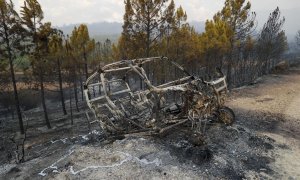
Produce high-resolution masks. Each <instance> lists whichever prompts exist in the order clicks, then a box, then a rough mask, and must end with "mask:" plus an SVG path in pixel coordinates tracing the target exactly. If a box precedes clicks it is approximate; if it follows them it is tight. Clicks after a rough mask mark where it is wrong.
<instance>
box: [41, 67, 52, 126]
mask: <svg viewBox="0 0 300 180" xmlns="http://www.w3.org/2000/svg"><path fill="white" fill-rule="evenodd" d="M39 80H40V93H41V98H42V106H43V110H44V116H45V121H46V125H47V127H48V129H51V125H50V121H49V117H48V112H47V106H46V99H45V90H44V74H43V72H42V68H40V69H39Z"/></svg>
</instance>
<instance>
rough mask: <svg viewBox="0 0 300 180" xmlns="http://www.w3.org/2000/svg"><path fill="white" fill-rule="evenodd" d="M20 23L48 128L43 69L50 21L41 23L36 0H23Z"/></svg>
mask: <svg viewBox="0 0 300 180" xmlns="http://www.w3.org/2000/svg"><path fill="white" fill-rule="evenodd" d="M21 14H22V17H21V19H22V23H23V25H24V26H25V27H26V29H27V32H28V34H27V35H28V38H27V40H28V42H27V43H29V44H30V48H29V54H30V55H31V56H30V57H31V64H32V69H33V74H34V75H36V76H37V79H38V82H39V86H40V94H41V99H42V107H43V111H44V117H45V121H46V125H47V127H48V128H49V129H50V128H51V125H50V121H49V117H48V111H47V106H46V99H45V88H44V81H45V71H46V67H47V64H46V63H47V59H46V57H45V56H46V55H47V53H48V38H49V36H50V35H51V33H52V30H53V29H52V28H51V24H50V23H45V24H42V20H43V18H44V16H43V11H42V8H41V6H40V4H39V3H38V1H37V0H25V1H24V6H22V7H21Z"/></svg>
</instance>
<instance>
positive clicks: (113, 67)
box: [84, 57, 234, 135]
mask: <svg viewBox="0 0 300 180" xmlns="http://www.w3.org/2000/svg"><path fill="white" fill-rule="evenodd" d="M153 61H157V62H166V61H167V62H169V63H170V65H171V66H174V67H175V68H176V69H177V71H180V72H182V73H184V74H185V75H184V77H182V78H179V79H177V80H174V81H170V82H167V83H163V84H161V85H157V86H154V85H153V84H152V83H151V82H150V80H149V78H148V77H147V73H146V72H145V70H144V66H145V65H146V64H147V63H150V62H153ZM112 73H114V74H117V76H122V78H116V77H117V76H114V75H111V74H112ZM133 76H135V77H136V76H137V77H139V78H140V79H141V81H140V82H141V83H144V86H145V87H146V88H145V89H144V88H142V86H141V88H140V89H139V90H133V89H134V88H133V85H131V84H132V83H130V81H132V79H134V78H133ZM135 82H136V81H135ZM136 84H137V83H135V85H136ZM227 91H228V89H227V84H226V77H225V76H224V75H223V74H222V72H219V76H218V77H217V78H216V79H214V80H210V81H204V80H203V79H202V78H198V77H195V76H193V75H191V74H189V73H188V71H186V70H185V69H184V68H183V67H182V66H180V65H179V64H177V63H176V62H174V61H171V60H169V59H168V58H166V57H152V58H144V59H134V60H123V61H119V62H116V63H112V64H108V65H106V66H104V67H103V68H100V69H99V70H98V71H97V72H95V73H94V74H92V75H91V76H90V77H89V78H88V79H87V81H86V84H85V90H84V93H85V97H86V102H87V104H88V106H89V108H90V109H91V110H92V112H93V113H94V115H95V118H96V119H97V120H96V121H94V122H99V123H100V126H101V128H102V129H103V130H104V131H105V132H106V133H109V134H132V133H145V134H149V135H153V134H164V133H166V132H167V131H169V130H171V129H173V128H175V127H178V126H188V127H190V128H191V129H192V130H193V131H194V132H199V133H204V131H205V128H206V125H207V123H210V122H212V121H218V120H220V121H222V122H224V123H225V124H228V125H230V124H231V123H232V122H233V120H234V113H233V111H232V110H231V109H229V108H228V107H225V106H224V101H225V97H226V94H227ZM170 94H173V95H171V96H170ZM175 96H176V98H174V97H175Z"/></svg>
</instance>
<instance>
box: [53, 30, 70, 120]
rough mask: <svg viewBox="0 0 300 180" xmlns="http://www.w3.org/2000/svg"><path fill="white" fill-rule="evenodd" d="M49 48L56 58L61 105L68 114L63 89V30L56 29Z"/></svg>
mask: <svg viewBox="0 0 300 180" xmlns="http://www.w3.org/2000/svg"><path fill="white" fill-rule="evenodd" d="M49 48H50V52H51V55H52V56H53V58H54V59H56V65H57V71H58V83H59V92H60V99H61V105H62V110H63V113H64V115H66V114H67V110H66V105H65V97H64V90H63V80H62V62H61V59H62V57H63V53H64V52H63V39H62V32H59V31H56V32H55V33H54V34H53V35H52V36H51V37H50V41H49Z"/></svg>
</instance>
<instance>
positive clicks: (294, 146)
mask: <svg viewBox="0 0 300 180" xmlns="http://www.w3.org/2000/svg"><path fill="white" fill-rule="evenodd" d="M232 97H234V98H232V99H231V101H230V102H229V103H228V104H229V106H232V107H234V108H235V109H236V112H238V113H240V112H242V115H241V116H243V115H244V116H245V114H246V115H251V114H253V113H254V114H258V115H259V116H262V118H257V119H255V120H251V121H250V123H253V125H252V127H255V126H262V127H257V133H259V134H261V135H266V136H268V137H270V138H272V139H274V140H275V143H276V144H278V145H280V146H279V147H275V149H274V151H273V152H272V153H273V156H274V158H275V161H274V162H272V163H271V166H272V169H273V170H274V171H275V172H276V173H278V175H279V177H281V178H288V177H290V178H292V179H300V68H299V66H298V67H293V68H291V70H290V71H289V73H286V74H284V75H282V74H281V75H271V76H267V77H264V78H262V79H261V80H260V82H259V83H258V84H257V85H254V86H252V87H247V88H239V89H238V90H235V91H233V93H232ZM241 119H243V118H241ZM256 120H258V121H256ZM266 123H267V125H266ZM266 128H267V129H266ZM283 147H284V148H283Z"/></svg>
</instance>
